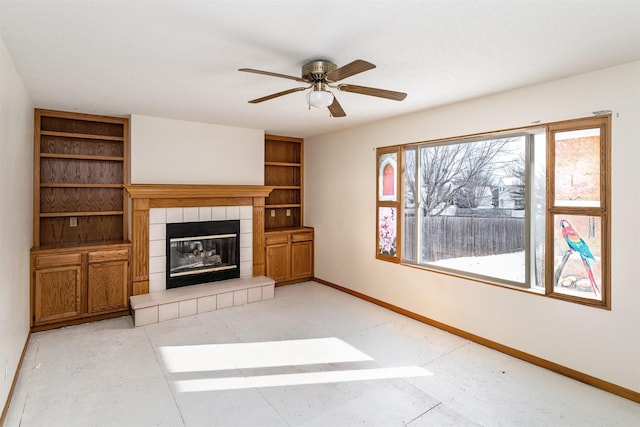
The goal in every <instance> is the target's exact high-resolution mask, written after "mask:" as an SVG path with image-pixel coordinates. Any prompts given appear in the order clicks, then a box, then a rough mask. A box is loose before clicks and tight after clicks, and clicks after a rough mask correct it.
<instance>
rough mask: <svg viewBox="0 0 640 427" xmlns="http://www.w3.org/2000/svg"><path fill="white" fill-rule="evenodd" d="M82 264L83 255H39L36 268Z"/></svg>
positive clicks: (36, 258) (36, 259)
mask: <svg viewBox="0 0 640 427" xmlns="http://www.w3.org/2000/svg"><path fill="white" fill-rule="evenodd" d="M81 263H82V254H81V253H79V252H78V253H69V254H51V255H37V256H36V257H35V268H46V267H52V266H56V267H59V266H62V265H74V264H75V265H80V264H81Z"/></svg>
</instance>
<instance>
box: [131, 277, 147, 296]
mask: <svg viewBox="0 0 640 427" xmlns="http://www.w3.org/2000/svg"><path fill="white" fill-rule="evenodd" d="M148 293H149V281H148V280H142V281H139V282H133V293H132V295H143V294H148Z"/></svg>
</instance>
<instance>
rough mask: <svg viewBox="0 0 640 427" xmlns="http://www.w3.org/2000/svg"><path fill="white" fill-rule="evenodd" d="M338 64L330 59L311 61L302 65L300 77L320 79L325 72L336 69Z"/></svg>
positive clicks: (310, 79) (311, 79) (322, 78)
mask: <svg viewBox="0 0 640 427" xmlns="http://www.w3.org/2000/svg"><path fill="white" fill-rule="evenodd" d="M337 68H338V66H337V65H336V64H334V63H333V62H331V61H323V60H318V61H311V62H307V63H306V64H304V65H303V66H302V78H303V79H305V80H309V81H322V80H324V77H325V76H326V75H327V73H330V72H331V71H333V70H336V69H337Z"/></svg>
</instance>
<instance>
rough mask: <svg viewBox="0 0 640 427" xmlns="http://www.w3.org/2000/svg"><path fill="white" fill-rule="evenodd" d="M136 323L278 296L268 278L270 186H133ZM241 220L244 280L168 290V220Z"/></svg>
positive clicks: (158, 320) (133, 305)
mask: <svg viewBox="0 0 640 427" xmlns="http://www.w3.org/2000/svg"><path fill="white" fill-rule="evenodd" d="M126 189H127V191H128V192H129V194H130V195H131V198H132V205H133V215H132V220H133V222H132V242H133V252H134V257H133V265H132V271H133V294H134V295H133V296H132V297H131V299H130V301H131V308H132V311H133V314H134V323H135V325H136V326H142V325H146V324H150V323H157V322H160V321H163V320H169V319H175V318H178V317H185V316H190V315H193V314H197V313H202V312H206V311H213V310H217V309H221V308H226V307H231V306H234V305H241V304H246V303H251V302H256V301H261V300H264V299H268V298H273V296H274V281H273V280H272V279H269V278H267V277H265V276H264V198H265V197H266V196H267V195H268V194H269V192H270V191H271V187H264V186H213V185H140V184H137V185H129V186H127V187H126ZM216 220H240V278H239V279H230V280H223V281H220V282H214V283H206V284H199V285H191V286H185V287H180V288H175V289H166V272H165V270H166V254H165V251H166V240H165V236H166V224H168V223H176V222H196V221H216Z"/></svg>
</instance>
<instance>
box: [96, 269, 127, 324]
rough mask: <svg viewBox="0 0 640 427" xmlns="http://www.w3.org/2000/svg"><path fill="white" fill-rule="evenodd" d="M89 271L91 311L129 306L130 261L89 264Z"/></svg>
mask: <svg viewBox="0 0 640 427" xmlns="http://www.w3.org/2000/svg"><path fill="white" fill-rule="evenodd" d="M88 272H89V273H88V295H87V310H88V312H89V313H97V312H101V311H110V310H117V309H123V308H127V284H128V280H127V277H128V275H129V262H128V261H126V260H120V261H110V262H103V263H95V264H89V269H88Z"/></svg>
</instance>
